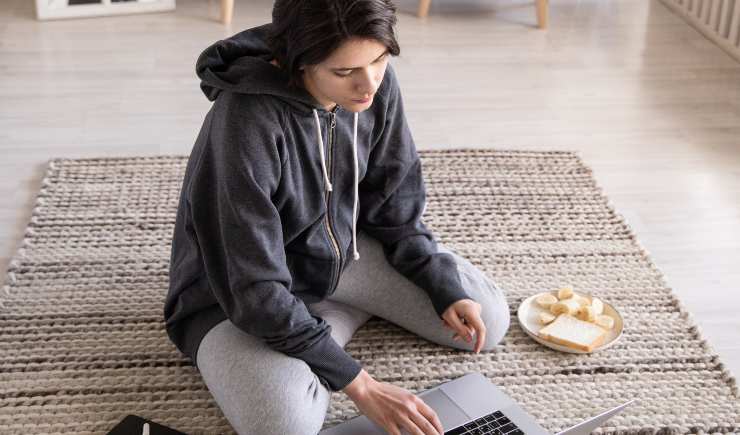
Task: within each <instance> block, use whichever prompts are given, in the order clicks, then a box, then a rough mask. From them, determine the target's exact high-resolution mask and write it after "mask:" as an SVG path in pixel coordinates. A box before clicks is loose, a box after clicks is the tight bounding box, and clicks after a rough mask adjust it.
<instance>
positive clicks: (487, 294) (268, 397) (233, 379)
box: [197, 232, 510, 435]
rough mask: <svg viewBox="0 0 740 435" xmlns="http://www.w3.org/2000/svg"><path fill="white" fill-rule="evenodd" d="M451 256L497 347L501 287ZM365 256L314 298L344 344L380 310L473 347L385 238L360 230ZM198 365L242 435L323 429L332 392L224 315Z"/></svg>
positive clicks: (503, 312) (438, 337) (426, 334)
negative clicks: (401, 266)
mask: <svg viewBox="0 0 740 435" xmlns="http://www.w3.org/2000/svg"><path fill="white" fill-rule="evenodd" d="M437 245H438V246H439V250H440V251H443V252H448V253H450V254H452V255H453V256H454V257H455V259H456V261H457V267H458V270H459V271H460V277H461V279H462V283H463V286H464V288H465V290H466V292H467V293H468V295H470V296H471V297H472V298H473V299H474V300H475V301H476V302H478V303H479V304H481V306H482V307H483V310H482V313H481V317H482V318H483V322H484V323H485V325H486V329H487V335H486V343H485V344H484V346H483V350H490V349H492V348H493V347H494V346H495V345H496V344H497V343H498V342H500V341H501V339H502V338H503V336H504V334H505V333H506V331H507V329H508V328H509V320H510V319H509V308H508V305H507V303H506V299H505V298H504V295H503V293H502V292H501V290H500V289H499V288H498V287H497V286H496V285H495V284H494V283H493V282H492V281H491V280H490V279H489V278H488V277H487V276H486V275H485V274H484V273H483V272H482V271H480V270H479V269H478V268H476V267H475V266H474V265H473V264H471V263H470V262H469V261H468V260H466V259H464V258H463V257H461V256H459V255H457V254H456V253H455V252H453V251H451V250H449V249H448V248H446V247H445V246H443V245H442V244H441V243H437ZM357 250H358V251H359V252H360V259H359V260H357V261H350V264H349V265H348V266H347V269H346V270H345V271H344V273H343V274H342V276H341V278H340V280H339V284H338V287H337V289H336V291H335V292H334V294H333V295H331V296H330V297H329V298H327V299H325V300H323V301H321V302H318V303H315V304H310V305H309V306H308V309H309V311H310V312H311V313H313V314H315V315H317V316H319V317H322V318H324V319H325V320H326V322H327V323H329V324H330V325H331V327H332V332H331V335H332V337H333V338H334V339H335V340H336V341H337V342H338V343H339V345H340V346H342V347H344V345H345V344H346V343H347V342H348V341H349V340H350V339H351V338H352V335H353V334H354V332H355V331H356V330H357V328H359V327H360V326H361V325H362V324H363V323H365V322H366V321H367V320H368V319H369V318H370V317H372V316H373V315H375V316H378V317H381V318H383V319H386V320H388V321H390V322H392V323H395V324H396V325H399V326H401V327H403V328H405V329H406V330H408V331H411V332H413V333H414V334H416V335H418V336H420V337H423V338H425V339H427V340H429V341H432V342H435V343H438V344H441V345H445V346H449V347H453V348H456V349H462V350H468V351H472V350H473V348H474V344H475V339H474V340H473V342H472V343H467V342H465V341H464V340H458V341H453V340H452V336H453V334H454V332H453V331H452V330H450V329H447V328H445V327H443V324H442V319H441V318H439V317H438V316H437V314H436V312H435V311H434V308H433V307H432V303H431V301H430V299H429V297H428V296H427V295H426V293H425V292H424V290H422V289H421V288H419V287H417V286H416V285H415V284H413V283H412V282H411V281H410V280H408V279H407V278H406V277H404V276H403V275H401V274H400V273H399V272H397V271H396V270H395V269H394V268H393V267H392V266H391V265H390V264H389V263H388V262H387V260H386V259H385V257H384V255H383V249H382V246H381V245H380V243H379V242H378V241H377V240H375V239H372V238H371V237H369V236H368V235H366V234H365V233H364V232H359V233H358V234H357ZM197 362H198V368H199V370H200V373H201V375H202V377H203V380H204V381H205V383H206V385H207V386H208V389H209V391H210V392H211V394H213V397H214V399H215V400H216V403H217V404H218V406H219V407H220V408H221V410H222V412H223V413H224V415H225V416H226V418H227V419H228V421H229V423H231V425H232V426H233V428H234V430H235V431H236V432H237V433H239V434H241V435H247V434H252V435H268V434H282V435H306V434H316V433H318V432H319V430H321V427H322V426H323V423H324V418H325V416H326V411H327V409H328V407H329V400H330V392H329V391H328V390H327V389H326V387H324V385H323V384H322V383H321V382H320V381H319V379H318V377H317V376H316V375H315V374H314V373H313V372H312V371H311V369H310V367H309V366H308V365H307V364H306V363H305V362H304V361H302V360H300V359H297V358H294V357H291V356H288V355H286V354H283V353H281V352H277V351H275V350H272V349H271V348H269V347H268V346H267V345H266V344H264V343H263V342H262V341H261V340H260V339H258V338H257V337H254V336H251V335H249V334H247V333H245V332H243V331H241V330H240V329H238V328H237V327H236V326H234V324H233V323H231V321H230V320H224V321H223V322H221V323H219V324H218V325H216V326H215V327H214V328H213V329H211V331H209V332H208V334H206V336H205V337H204V338H203V341H202V342H201V344H200V347H199V349H198V355H197Z"/></svg>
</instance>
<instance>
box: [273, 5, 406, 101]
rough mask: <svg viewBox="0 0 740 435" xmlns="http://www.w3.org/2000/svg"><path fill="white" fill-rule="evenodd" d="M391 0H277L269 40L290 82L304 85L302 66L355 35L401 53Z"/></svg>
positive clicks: (324, 57)
mask: <svg viewBox="0 0 740 435" xmlns="http://www.w3.org/2000/svg"><path fill="white" fill-rule="evenodd" d="M395 24H396V6H395V5H394V4H393V3H392V1H391V0H276V1H275V4H274V6H273V9H272V29H271V32H270V34H269V35H268V40H267V44H268V45H269V47H270V50H271V51H272V54H273V56H275V59H277V61H278V63H279V64H280V67H281V68H283V69H285V70H286V71H287V73H288V75H289V83H288V85H289V86H296V87H303V78H302V73H303V71H301V69H300V68H301V67H303V66H306V65H315V64H318V63H321V62H322V61H323V60H325V59H326V58H328V57H329V56H330V55H331V53H332V52H333V51H334V50H336V49H337V48H339V46H340V45H342V44H343V43H344V42H345V41H346V40H348V39H350V38H352V37H360V38H363V39H375V40H377V41H378V42H380V43H381V44H383V45H385V46H386V47H387V48H388V52H389V54H391V55H392V56H398V55H399V54H400V53H401V49H400V47H399V46H398V42H397V41H396V35H395V33H394V30H393V26H394V25H395Z"/></svg>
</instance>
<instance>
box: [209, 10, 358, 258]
mask: <svg viewBox="0 0 740 435" xmlns="http://www.w3.org/2000/svg"><path fill="white" fill-rule="evenodd" d="M271 27H272V23H268V24H264V25H262V26H258V27H253V28H251V29H247V30H244V31H242V32H240V33H237V34H236V35H234V36H232V37H230V38H227V39H224V40H221V41H218V42H216V43H214V44H212V45H211V46H210V47H208V48H206V49H205V50H204V51H203V53H201V55H200V56H199V57H198V61H197V62H196V66H195V72H196V74H198V77H200V79H201V82H200V89H201V90H202V91H203V93H204V94H205V95H206V97H207V98H208V99H209V100H210V101H215V100H216V98H217V97H218V95H219V94H220V93H221V91H222V90H227V91H230V92H236V93H240V94H269V95H273V96H275V97H277V98H279V99H280V100H282V101H284V102H285V103H286V104H288V105H290V106H291V107H293V108H295V109H296V110H298V111H299V112H301V113H304V114H313V118H314V121H315V125H316V139H317V145H316V146H317V147H318V148H319V155H320V156H321V169H322V172H323V174H324V189H325V190H326V191H329V192H330V191H332V185H331V181H330V180H329V175H328V174H327V172H326V163H325V158H324V140H323V138H322V137H321V122H320V120H319V113H318V112H320V111H323V112H327V110H326V109H325V108H324V107H323V106H321V104H320V103H319V102H318V101H316V99H315V98H314V97H313V95H311V94H310V93H309V92H308V91H306V90H305V89H302V88H289V87H288V74H287V73H285V71H283V70H282V69H280V68H278V67H277V66H275V65H273V64H271V63H270V61H271V60H272V59H273V56H272V53H271V51H270V49H269V47H268V46H267V42H266V41H267V35H268V34H269V32H270V29H271ZM337 107H339V106H338V105H337ZM358 116H359V114H358V113H355V114H354V137H353V140H352V155H353V160H354V173H355V180H354V205H353V207H352V216H353V219H352V246H353V251H354V255H353V256H354V259H355V260H358V259H359V258H360V253H359V252H357V207H358V203H359V188H358V184H359V180H358V173H359V169H358V162H357V123H358Z"/></svg>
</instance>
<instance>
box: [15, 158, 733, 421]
mask: <svg viewBox="0 0 740 435" xmlns="http://www.w3.org/2000/svg"><path fill="white" fill-rule="evenodd" d="M420 154H421V156H422V159H423V170H424V175H425V179H426V183H427V188H428V208H427V211H426V216H425V221H426V223H427V224H428V225H429V227H430V228H431V229H432V230H433V231H434V232H435V233H436V234H437V235H438V236H439V238H440V239H441V241H442V242H444V243H446V244H449V245H450V246H451V247H453V248H454V249H455V250H456V251H457V252H459V253H460V254H462V255H464V256H466V257H467V258H468V259H469V260H470V261H471V262H472V263H474V264H476V265H477V266H478V267H480V268H481V269H482V270H484V271H485V272H486V273H487V274H489V275H490V276H491V277H492V278H494V279H495V280H496V281H497V282H498V283H499V285H500V286H501V287H502V288H503V289H504V290H505V291H506V292H507V293H508V300H509V303H510V305H511V307H512V314H514V311H515V308H516V307H517V306H518V304H519V302H521V301H522V300H523V299H524V298H525V297H526V296H529V295H531V294H533V293H536V292H540V291H543V290H547V289H552V288H554V287H556V286H557V285H559V284H561V283H572V284H573V285H574V286H575V287H576V289H580V290H584V291H591V292H593V293H595V294H597V295H600V296H602V297H603V298H604V299H605V300H607V301H609V302H611V303H612V304H614V305H615V306H616V307H617V308H618V309H619V310H621V312H622V313H623V315H624V319H625V325H626V329H625V333H624V336H623V337H622V340H621V341H620V342H619V344H618V345H616V346H615V347H613V348H610V349H608V350H606V351H603V352H599V353H595V354H592V355H572V354H564V353H559V352H555V351H552V350H549V349H547V348H545V347H543V346H541V345H539V344H537V343H535V342H534V341H533V340H532V339H530V338H529V337H527V336H526V335H525V334H524V332H523V331H522V330H521V329H520V328H519V326H518V324H517V323H516V321H513V323H512V327H511V329H510V331H509V333H508V335H507V336H506V338H505V341H504V343H503V344H502V345H501V346H500V347H499V348H498V349H496V350H494V351H491V352H481V353H480V354H478V355H475V354H472V353H468V352H462V351H457V350H452V349H448V348H443V347H441V346H438V345H435V344H432V343H430V342H427V341H425V340H423V339H421V338H418V337H416V336H414V335H412V334H410V333H408V332H406V331H405V330H403V329H401V328H400V327H398V326H396V325H394V324H391V323H388V322H386V321H384V320H381V319H378V318H373V319H371V320H370V321H369V322H368V323H367V324H366V325H364V326H363V327H362V328H361V329H360V330H359V331H358V332H357V333H356V335H355V337H354V338H353V340H352V341H351V342H350V343H349V344H348V345H347V350H348V352H349V353H350V354H352V355H353V356H355V357H356V358H358V359H359V360H360V361H361V362H362V363H363V364H364V367H365V368H366V370H367V371H368V372H369V373H370V374H371V375H373V376H374V377H376V378H377V379H379V380H382V381H387V382H391V383H394V384H396V385H399V386H402V387H405V388H407V389H409V390H411V391H413V392H418V391H420V390H423V389H426V388H429V387H432V386H434V385H436V384H438V383H440V382H443V381H447V380H450V379H454V378H457V377H459V376H462V375H464V374H467V373H469V372H472V371H480V372H482V373H484V374H485V375H486V376H488V377H489V378H490V379H491V381H493V382H494V383H496V384H497V385H499V386H500V387H501V388H503V389H504V390H505V391H506V392H507V393H508V394H509V395H510V396H512V397H513V398H514V399H515V400H517V401H519V402H520V403H521V404H522V405H523V406H524V408H525V409H526V410H528V411H529V412H530V413H532V414H533V415H534V416H535V417H536V418H537V420H538V421H539V422H540V423H541V424H542V425H543V426H544V427H545V428H547V429H549V430H551V431H557V430H560V429H562V428H565V427H568V426H569V425H571V424H574V423H577V422H578V421H580V420H581V419H584V418H586V417H589V416H592V415H595V414H597V413H599V412H601V411H603V410H605V409H607V408H609V407H611V406H615V405H617V404H619V403H621V402H622V401H624V400H626V399H630V398H638V399H640V403H639V404H638V405H635V406H633V407H631V408H629V409H627V410H626V411H625V412H624V413H623V414H622V415H620V416H617V417H615V418H613V419H612V420H611V421H610V422H609V423H608V425H607V426H606V427H604V428H601V429H599V430H597V433H657V432H660V433H687V432H694V433H699V432H725V433H727V432H735V431H740V417H738V416H739V415H740V400H739V395H738V388H737V385H736V383H735V379H734V378H732V376H731V375H730V373H729V372H728V371H727V370H726V368H725V367H724V366H723V364H722V362H721V361H720V360H719V358H718V357H717V355H716V354H715V353H714V352H713V351H712V350H711V348H710V346H709V345H708V344H707V342H706V341H705V340H704V339H703V338H702V336H701V332H700V331H699V330H698V328H697V326H696V324H695V323H694V321H693V320H692V318H691V316H690V314H689V313H688V312H687V311H686V310H685V309H684V308H683V307H682V306H681V304H680V302H679V301H678V300H677V299H676V297H675V296H674V295H673V293H672V292H671V289H670V288H668V287H667V285H666V282H665V280H664V279H663V277H662V275H661V273H660V271H659V270H658V269H657V268H656V267H655V265H654V264H653V263H652V262H651V260H650V258H649V257H648V254H647V253H646V252H645V250H644V249H643V248H642V247H641V246H640V244H639V243H638V242H637V240H636V239H635V236H634V234H633V233H632V231H631V230H630V228H629V226H628V225H627V223H626V222H625V220H624V219H623V218H622V217H621V216H620V215H619V214H617V213H616V212H615V210H614V209H613V207H612V206H611V205H610V204H609V202H608V199H607V198H606V197H605V196H604V194H603V193H602V191H601V190H600V189H599V188H598V187H597V185H596V183H595V181H594V178H593V176H592V172H591V170H590V169H589V168H588V167H587V166H586V165H585V164H584V163H583V161H582V160H581V159H580V157H579V156H578V155H577V154H575V153H570V152H526V151H492V150H465V149H457V150H445V151H421V152H420ZM185 164H186V158H185V157H183V156H162V157H152V158H106V159H84V160H67V159H57V160H53V161H51V162H50V164H49V167H48V172H47V174H46V176H45V178H44V181H43V187H42V189H41V192H40V193H39V195H38V199H37V203H36V208H35V209H34V210H33V216H32V218H31V222H30V224H29V225H28V228H27V230H26V233H25V239H24V241H23V246H22V248H21V249H20V250H19V252H18V254H17V255H16V256H15V258H14V259H13V261H12V262H11V264H10V267H9V271H8V275H7V276H8V278H7V285H5V287H4V288H3V290H4V292H2V293H0V303H2V307H0V308H2V310H0V432H2V433H3V434H51V433H65V434H103V433H105V432H106V431H107V430H109V429H110V428H111V427H112V426H113V425H114V424H115V423H116V422H117V421H119V420H120V419H121V418H122V417H123V416H124V415H126V414H129V413H132V414H139V415H142V416H144V417H147V418H150V419H152V420H155V421H158V422H162V423H164V424H167V425H169V426H172V427H175V428H177V429H180V430H182V431H185V432H189V433H208V434H212V433H231V430H230V427H229V425H228V422H227V421H226V420H225V419H224V418H223V415H222V414H221V412H220V411H219V409H218V408H217V407H216V405H215V402H214V401H213V400H212V399H211V396H210V394H209V392H208V390H207V389H206V387H205V385H204V384H203V382H202V380H201V378H200V376H199V375H198V373H197V372H196V371H195V370H194V369H193V368H192V366H191V365H190V364H189V361H188V360H186V359H185V358H184V357H182V356H181V355H180V354H179V353H178V351H177V350H176V349H175V348H174V346H173V345H172V344H171V343H170V342H169V340H168V339H167V336H166V334H165V332H164V328H163V322H162V304H163V299H164V296H165V293H166V289H167V280H168V277H167V272H168V261H169V249H170V248H169V247H170V237H171V233H172V229H173V225H174V217H175V210H176V206H177V198H178V194H179V189H180V183H181V179H182V177H183V173H184V168H185ZM356 413H357V410H356V408H355V407H354V404H353V403H352V402H351V401H350V400H349V399H348V398H347V397H346V396H345V395H344V394H342V393H334V395H333V397H332V404H331V406H330V409H329V412H328V415H327V417H326V422H325V427H329V426H333V425H335V424H337V423H338V422H340V421H342V420H344V419H347V418H350V417H352V416H354V415H356Z"/></svg>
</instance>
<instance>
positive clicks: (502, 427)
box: [445, 411, 524, 435]
mask: <svg viewBox="0 0 740 435" xmlns="http://www.w3.org/2000/svg"><path fill="white" fill-rule="evenodd" d="M484 434H495V435H504V434H509V435H524V432H522V431H521V430H520V429H519V428H518V427H517V425H515V424H514V423H513V422H512V421H511V420H509V419H508V418H506V416H505V415H504V414H503V413H502V412H501V411H496V412H492V413H490V414H488V415H484V416H483V417H481V418H479V419H477V420H475V421H471V422H470V423H466V424H464V425H462V426H460V427H456V428H454V429H450V430H448V431H446V432H445V435H484Z"/></svg>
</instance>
